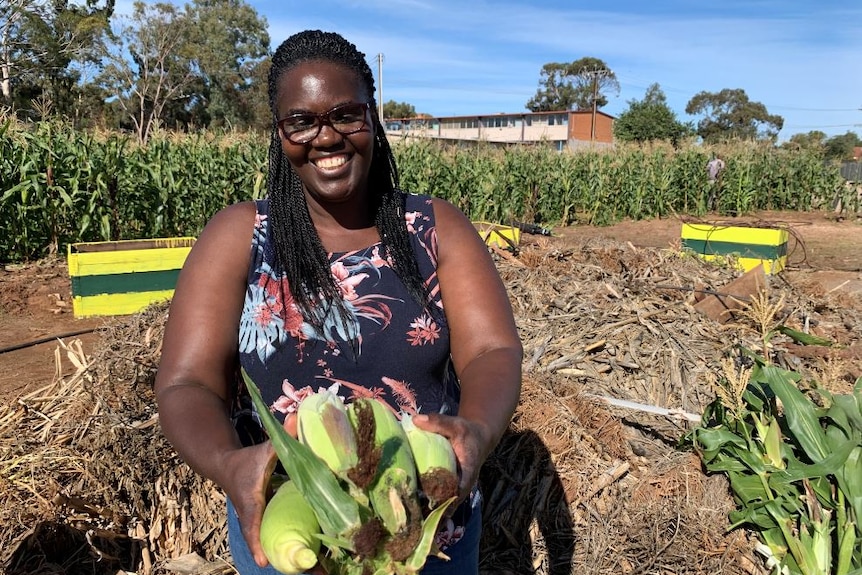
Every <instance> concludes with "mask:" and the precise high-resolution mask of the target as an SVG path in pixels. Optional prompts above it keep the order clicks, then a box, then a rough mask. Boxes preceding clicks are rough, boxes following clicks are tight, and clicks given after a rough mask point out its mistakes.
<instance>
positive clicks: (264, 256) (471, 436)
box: [155, 31, 522, 575]
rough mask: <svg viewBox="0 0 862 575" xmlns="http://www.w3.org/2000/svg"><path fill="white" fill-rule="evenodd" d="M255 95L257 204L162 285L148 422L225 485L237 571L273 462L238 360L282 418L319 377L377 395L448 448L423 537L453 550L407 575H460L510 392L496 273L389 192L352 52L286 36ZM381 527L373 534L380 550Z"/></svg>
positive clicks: (369, 79) (510, 404)
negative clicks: (264, 137)
mask: <svg viewBox="0 0 862 575" xmlns="http://www.w3.org/2000/svg"><path fill="white" fill-rule="evenodd" d="M269 104H270V110H271V113H272V124H271V126H272V131H271V136H270V146H269V172H268V178H267V185H268V195H267V197H266V198H265V199H263V200H260V201H256V202H244V203H240V204H237V205H233V206H230V207H228V208H226V209H224V210H222V211H221V212H219V213H218V214H216V215H215V216H214V217H213V218H212V220H211V221H210V223H209V224H208V225H207V226H206V228H205V229H204V231H203V233H202V234H201V235H200V237H199V238H198V240H197V242H196V243H195V245H194V247H193V249H192V251H191V253H190V254H189V256H188V258H187V260H186V263H185V265H184V267H183V270H182V271H181V273H180V277H179V280H178V282H177V285H176V290H175V293H174V297H173V301H172V304H171V309H170V315H169V320H168V324H167V327H166V331H165V338H164V345H163V350H164V351H163V354H162V360H161V364H160V367H159V372H158V376H157V380H156V387H155V389H156V397H157V400H158V404H159V412H160V420H161V423H162V428H163V431H164V433H165V435H166V437H168V439H169V440H170V441H171V442H172V444H173V445H174V447H175V448H176V450H177V452H178V453H179V454H180V455H181V456H182V457H183V458H184V459H185V460H186V461H187V462H188V463H189V465H191V466H192V467H193V468H194V469H195V470H196V471H198V472H199V473H201V474H202V475H204V476H206V477H208V478H211V479H213V480H214V481H215V482H216V483H218V484H219V485H220V486H221V487H222V488H223V489H224V490H225V492H226V494H227V496H228V531H229V539H230V545H231V554H232V557H233V560H234V563H235V565H236V567H237V570H238V571H239V572H240V573H241V574H253V573H259V572H273V570H272V567H271V566H268V565H267V564H268V559H267V556H266V553H264V551H263V548H262V546H261V542H260V525H261V517H262V515H263V510H264V507H265V506H266V503H267V494H268V493H269V492H270V489H271V480H272V475H273V469H274V468H275V466H276V459H275V455H274V452H273V450H272V447H271V446H270V444H269V443H268V442H267V441H266V435H265V434H264V432H263V430H262V429H261V424H260V418H259V414H258V413H256V412H255V411H254V408H253V407H252V403H251V400H250V396H249V393H248V391H247V389H246V388H245V386H244V385H243V384H242V383H241V382H240V381H239V380H238V379H237V377H236V374H237V372H239V371H240V368H242V370H244V371H245V372H246V373H247V374H248V375H249V376H250V379H251V381H253V382H254V383H255V384H256V387H258V388H259V389H260V395H261V396H262V398H263V399H262V401H264V402H265V405H266V406H268V408H269V410H270V411H272V412H273V413H275V415H276V416H277V417H278V419H279V420H280V423H282V424H284V425H285V427H287V428H288V429H292V428H293V427H294V422H293V414H294V413H295V411H296V410H297V409H298V404H299V402H300V401H301V400H302V398H305V397H307V396H309V394H311V393H312V392H316V391H319V390H321V389H326V390H329V391H330V392H332V393H334V394H336V395H338V396H340V397H341V398H342V399H343V400H344V401H345V402H346V403H348V404H352V403H353V401H354V400H356V399H359V398H365V397H374V398H376V399H379V400H381V401H384V402H386V403H387V404H388V405H389V406H390V408H391V410H392V412H394V413H399V414H402V413H407V414H411V415H412V421H413V423H414V424H415V425H416V426H417V427H419V428H422V429H425V430H428V431H433V432H436V433H438V434H440V435H442V436H443V437H445V438H446V439H447V440H448V441H449V442H450V444H451V446H452V449H453V451H454V453H455V456H456V459H457V464H458V470H459V485H458V490H459V497H458V499H459V503H458V505H457V508H456V509H455V511H454V512H453V514H452V515H451V517H450V518H449V520H447V521H444V522H442V525H443V528H442V529H441V530H440V531H439V532H438V533H436V536H435V542H436V545H437V548H439V549H441V550H442V551H443V552H444V553H445V554H446V555H447V556H448V557H449V561H443V560H442V559H439V558H437V557H428V559H427V563H426V562H425V561H424V557H423V558H422V559H423V561H422V562H423V563H425V565H424V568H422V571H421V572H422V573H424V574H426V575H427V574H430V573H440V574H445V573H458V574H467V575H469V574H471V573H473V574H476V573H478V549H479V535H480V533H479V531H480V525H481V496H480V494H479V492H478V488H477V483H478V478H479V470H480V468H481V466H482V464H483V463H484V462H485V460H486V458H487V457H488V455H489V454H490V453H491V451H492V450H493V449H494V447H495V446H496V445H497V443H498V442H499V440H500V437H501V436H502V434H503V432H504V431H505V430H506V428H507V427H508V424H509V421H510V419H511V417H512V414H513V413H514V410H515V407H516V405H517V402H518V398H519V393H520V386H521V358H522V348H521V343H520V340H519V338H518V333H517V330H516V328H515V322H514V318H513V315H512V309H511V306H510V304H509V299H508V297H507V294H506V290H505V288H504V286H503V283H502V281H501V279H500V277H499V275H498V274H497V271H496V268H495V266H494V263H493V261H492V260H491V257H490V255H489V253H488V250H487V248H486V246H485V245H484V243H483V242H482V240H481V238H480V237H479V235H478V234H477V233H476V230H475V228H474V227H473V225H472V223H471V222H470V221H469V220H468V219H467V218H466V217H465V216H464V214H463V213H461V212H460V211H459V210H458V209H457V208H455V207H454V206H453V205H452V204H450V203H448V202H445V201H443V200H440V199H437V198H432V197H430V196H419V195H413V194H409V193H406V192H404V191H402V190H401V189H399V179H398V171H397V167H396V163H395V159H394V156H393V154H392V151H391V149H390V147H389V143H388V141H387V140H386V135H385V132H384V130H383V128H382V126H381V124H380V119H379V118H378V117H377V113H376V103H375V101H374V79H373V76H372V73H371V70H370V69H369V67H368V64H367V63H366V60H365V56H364V54H362V53H361V52H359V51H358V50H357V49H356V47H355V46H354V45H353V44H351V43H350V42H348V41H346V40H345V39H344V38H342V37H341V36H339V35H338V34H334V33H330V32H321V31H307V32H301V33H299V34H296V35H294V36H292V37H290V38H288V39H287V40H286V41H285V42H284V43H283V44H282V45H281V46H280V47H279V48H278V50H276V52H275V54H274V55H273V59H272V67H271V72H270V76H269ZM256 397H257V396H256ZM285 467H288V466H285ZM316 511H317V512H319V513H327V511H328V510H325V509H317V510H316ZM321 523H322V522H321ZM396 535H402V534H400V533H399V534H396V533H389V532H386V533H383V534H382V540H381V543H380V549H383V548H384V546H385V545H386V543H385V542H386V541H393V540H395V539H396V538H397V537H396ZM418 548H419V547H418V546H417V549H418ZM388 552H389V551H386V552H383V551H380V552H379V553H377V554H375V557H377V556H385V554H386V553H388ZM320 559H321V562H322V563H324V564H325V563H327V562H328V559H330V557H329V556H328V555H327V552H326V551H325V550H323V551H321V556H320ZM365 559H366V558H365V557H360V559H359V560H360V561H365ZM369 561H370V559H369ZM363 566H364V567H365V568H366V569H367V570H369V572H371V571H377V566H376V564H375V565H370V564H369V565H365V564H363ZM311 572H315V573H318V572H321V568H320V567H319V566H318V567H315V568H314V569H312V571H311ZM363 572H364V571H363ZM399 572H406V571H403V570H399ZM409 572H411V573H413V572H415V571H409Z"/></svg>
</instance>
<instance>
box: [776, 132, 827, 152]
mask: <svg viewBox="0 0 862 575" xmlns="http://www.w3.org/2000/svg"><path fill="white" fill-rule="evenodd" d="M825 143H826V133H825V132H821V131H820V130H812V131H810V132H808V133H805V134H793V135H792V136H790V139H789V140H787V141H786V142H784V143H783V144H781V147H782V148H785V149H790V150H814V151H821V152H822V151H823V150H824V145H825Z"/></svg>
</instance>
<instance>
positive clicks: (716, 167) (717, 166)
mask: <svg viewBox="0 0 862 575" xmlns="http://www.w3.org/2000/svg"><path fill="white" fill-rule="evenodd" d="M722 171H724V160H722V159H721V156H713V157H712V159H711V160H710V161H709V162H707V163H706V173H707V175H709V183H710V184H715V182H716V181H718V179H719V177H720V176H721V172H722Z"/></svg>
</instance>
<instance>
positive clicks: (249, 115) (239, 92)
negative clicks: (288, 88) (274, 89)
mask: <svg viewBox="0 0 862 575" xmlns="http://www.w3.org/2000/svg"><path fill="white" fill-rule="evenodd" d="M185 18H187V19H188V20H189V21H190V22H193V23H194V25H193V26H191V27H190V33H189V37H188V38H187V39H186V42H185V43H184V46H183V49H184V52H185V55H186V57H187V58H188V59H189V60H190V62H191V63H192V68H193V69H194V70H195V73H196V75H197V76H198V78H199V80H200V86H201V92H200V94H196V95H195V97H194V99H193V101H192V102H189V103H188V104H187V106H186V108H187V111H188V112H189V118H190V121H191V122H193V123H195V124H197V125H202V126H207V125H209V126H226V125H232V126H238V127H243V128H244V127H247V126H249V125H251V124H253V123H254V122H255V115H256V113H257V112H256V107H255V106H254V104H255V103H256V101H257V100H259V99H261V98H262V99H263V102H264V103H265V104H268V96H267V84H266V82H265V81H264V83H263V85H260V84H257V85H255V81H254V80H255V72H256V71H257V67H258V66H259V65H260V64H261V63H262V62H263V61H264V60H266V59H267V57H268V55H269V43H270V38H269V33H268V32H267V23H266V19H265V18H263V17H261V16H260V15H258V13H257V12H256V11H255V10H254V8H252V7H251V6H249V5H248V4H246V3H245V2H244V1H243V0H194V2H193V4H192V5H186V13H185ZM267 115H268V114H267Z"/></svg>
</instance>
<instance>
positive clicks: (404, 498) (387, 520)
mask: <svg viewBox="0 0 862 575" xmlns="http://www.w3.org/2000/svg"><path fill="white" fill-rule="evenodd" d="M348 413H349V414H350V417H351V420H352V421H353V423H354V425H355V426H356V428H357V429H358V430H363V429H364V430H366V434H370V428H371V425H369V424H368V422H373V429H374V434H373V439H372V438H371V437H368V435H366V436H365V437H364V438H363V440H362V441H368V440H372V441H373V442H374V447H373V450H379V453H380V462H379V465H378V467H377V469H376V470H375V475H374V478H373V480H372V482H371V484H370V486H369V490H368V499H369V500H370V502H371V507H372V509H374V512H375V513H376V514H377V516H378V517H380V520H381V521H382V522H383V526H384V527H385V528H386V530H387V531H388V532H389V534H390V535H391V536H392V537H393V538H397V539H399V540H401V539H407V540H408V541H411V540H412V547H411V548H410V551H412V550H413V547H415V543H416V541H418V536H419V531H418V528H419V526H420V523H421V509H420V507H419V499H418V497H417V491H416V490H417V486H418V483H417V479H416V464H415V463H414V461H413V455H412V454H411V453H410V445H409V443H407V436H406V435H404V430H403V429H402V428H401V424H400V423H399V422H398V419H396V418H395V415H394V414H393V413H392V411H390V410H389V409H388V408H387V407H386V406H385V405H384V404H383V403H381V402H380V401H377V400H375V399H368V398H363V399H358V400H356V401H355V402H353V403H351V404H350V405H349V406H348ZM363 449H364V450H366V451H372V449H369V448H367V447H361V448H360V450H363ZM407 544H408V545H409V544H410V543H409V542H408V543H407ZM407 555H409V553H407V554H405V555H403V557H401V558H402V559H403V558H404V557H407Z"/></svg>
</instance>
